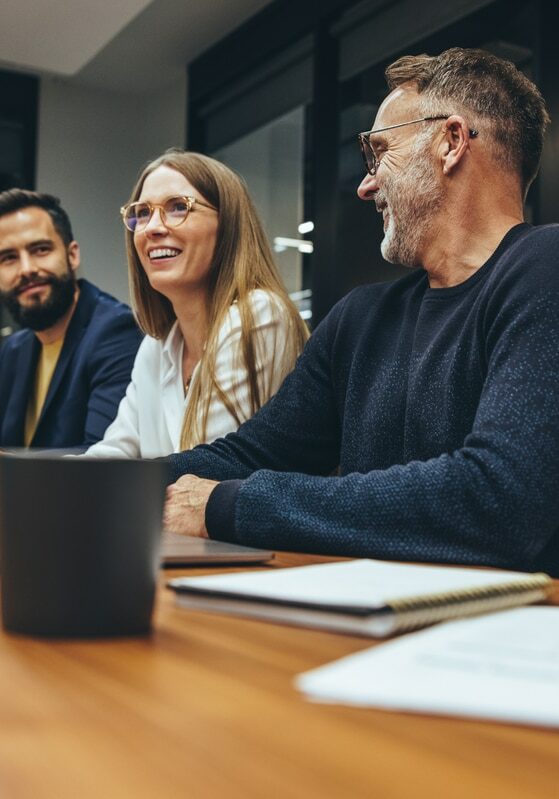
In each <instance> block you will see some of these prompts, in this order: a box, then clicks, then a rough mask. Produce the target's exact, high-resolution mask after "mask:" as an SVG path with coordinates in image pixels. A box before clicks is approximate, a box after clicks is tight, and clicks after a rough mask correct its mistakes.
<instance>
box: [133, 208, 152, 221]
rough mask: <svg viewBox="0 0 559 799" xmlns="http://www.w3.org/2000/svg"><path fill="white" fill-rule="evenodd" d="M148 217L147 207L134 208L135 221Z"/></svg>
mask: <svg viewBox="0 0 559 799" xmlns="http://www.w3.org/2000/svg"><path fill="white" fill-rule="evenodd" d="M148 216H149V208H148V206H147V205H138V206H136V219H146V218H147V217H148Z"/></svg>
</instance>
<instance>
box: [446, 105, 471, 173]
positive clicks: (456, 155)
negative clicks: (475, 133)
mask: <svg viewBox="0 0 559 799" xmlns="http://www.w3.org/2000/svg"><path fill="white" fill-rule="evenodd" d="M469 143H470V130H469V128H468V125H467V124H466V120H465V119H464V117H461V116H458V115H457V114H453V116H451V117H449V118H448V119H447V120H446V134H445V138H444V142H443V144H442V153H441V163H442V167H443V174H444V175H449V174H450V173H451V172H452V170H453V169H456V167H457V166H458V164H459V163H460V161H461V160H462V158H463V157H464V154H465V153H466V151H467V150H468V148H469Z"/></svg>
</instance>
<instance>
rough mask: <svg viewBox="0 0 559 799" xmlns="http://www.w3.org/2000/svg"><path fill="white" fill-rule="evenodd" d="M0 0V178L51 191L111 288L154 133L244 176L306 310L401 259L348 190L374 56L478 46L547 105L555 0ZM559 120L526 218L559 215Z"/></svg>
mask: <svg viewBox="0 0 559 799" xmlns="http://www.w3.org/2000/svg"><path fill="white" fill-rule="evenodd" d="M0 13H1V17H0V19H1V21H2V24H1V25H0V188H1V189H6V188H11V187H14V186H21V187H25V188H33V189H37V190H39V191H47V192H50V193H53V194H55V195H57V196H58V197H60V198H61V201H62V204H63V206H64V207H65V208H66V210H67V211H68V213H69V215H70V218H71V220H72V222H73V226H74V234H75V237H76V239H77V240H78V241H79V243H80V245H81V247H82V262H83V268H82V273H83V274H84V275H85V276H86V277H88V278H90V279H92V280H93V281H94V282H95V283H97V284H98V285H99V286H100V287H101V288H103V289H105V290H106V291H109V292H110V293H112V294H114V295H116V296H118V297H119V298H121V299H124V300H127V299H128V286H127V278H126V265H125V255H124V246H123V231H122V225H121V222H120V218H119V213H118V211H119V208H120V206H121V205H122V204H123V203H124V202H125V201H126V200H127V199H128V195H129V192H130V190H131V188H132V185H133V183H134V182H135V179H136V176H137V174H138V172H139V171H140V169H141V167H142V166H143V165H144V164H145V163H146V161H148V160H150V159H152V158H154V157H156V156H157V155H159V154H160V153H161V152H162V151H163V150H164V149H165V148H167V147H170V146H182V147H188V148H190V149H193V150H198V151H201V152H205V153H207V154H209V155H213V156H215V157H217V158H219V159H221V160H222V161H224V162H225V163H227V164H228V165H229V166H231V167H233V168H234V169H235V170H237V171H238V172H239V173H240V174H241V175H243V177H244V178H245V180H246V182H247V184H248V186H249V189H250V191H251V193H252V195H253V198H254V199H255V201H256V205H257V207H258V209H259V211H260V214H261V216H262V218H263V221H264V223H265V226H266V229H267V232H268V235H269V237H270V240H271V242H272V245H273V249H274V252H275V257H276V259H277V263H278V266H279V268H280V270H281V273H282V275H283V278H284V280H285V282H286V284H287V287H288V289H289V291H290V293H291V294H292V296H293V297H294V298H295V299H296V301H297V303H298V305H299V308H300V311H301V313H302V315H303V316H304V318H306V319H307V320H308V321H309V324H311V326H312V325H315V324H316V323H317V322H318V321H320V319H321V318H322V317H323V316H324V315H325V314H326V313H327V312H328V310H329V309H330V308H331V306H332V305H333V304H334V303H335V302H336V301H337V300H338V299H339V298H340V297H341V296H343V294H345V293H346V292H347V291H348V290H349V289H351V288H352V287H354V286H356V285H358V284H360V283H364V282H371V281H379V280H390V279H394V278H396V277H398V276H399V275H400V274H401V271H402V270H400V269H399V268H398V267H395V266H391V265H389V264H386V263H385V262H384V261H383V260H382V258H381V256H380V251H379V243H380V240H381V236H382V225H381V223H382V220H381V218H380V217H379V216H378V215H377V214H376V213H375V212H374V209H373V208H372V207H371V206H370V205H369V204H368V203H362V202H360V201H359V200H358V199H357V196H356V193H355V190H356V187H357V185H358V184H359V182H360V180H361V178H362V175H363V167H362V163H361V157H360V153H359V149H358V146H357V140H356V133H357V132H359V131H362V130H366V129H368V128H370V127H371V124H372V121H373V119H374V116H375V114H376V110H377V108H378V105H379V103H380V102H381V100H382V98H383V96H384V95H385V94H386V87H385V84H384V78H383V70H384V67H385V66H386V64H387V63H389V62H390V61H392V60H394V59H395V58H397V57H398V56H399V55H402V54H403V53H420V52H428V53H430V54H435V53H438V52H440V51H441V50H444V49H446V48H448V47H452V46H457V45H458V46H463V47H483V48H485V49H487V50H490V51H491V52H494V53H496V54H498V55H500V56H503V57H505V58H509V59H510V60H512V61H514V62H515V63H516V64H517V66H518V67H519V68H520V69H522V70H523V71H524V72H525V73H526V74H527V75H529V76H530V77H531V78H532V79H533V80H534V81H535V82H536V83H537V84H538V85H539V86H540V88H541V90H542V92H543V94H544V97H545V98H546V100H547V102H548V106H549V110H550V114H551V117H552V121H553V122H555V123H557V121H558V120H559V54H558V48H557V46H556V41H555V38H556V31H557V30H558V28H559V26H558V25H557V23H558V22H559V4H558V3H557V2H555V1H554V0H553V1H552V0H536V2H527V0H506V2H505V1H504V0H492V1H489V0H447V2H446V3H441V2H440V0H423V2H422V3H421V4H418V3H417V2H416V1H415V0H361V2H355V0H353V1H351V0H299V1H298V2H297V3H294V2H292V0H272V2H267V0H209V2H208V0H188V2H185V0H151V2H150V1H149V0H119V3H114V2H112V0H95V2H93V3H92V2H91V0H73V2H72V3H68V2H67V1H66V0H49V1H48V2H41V3H37V2H36V0H17V2H16V0H3V1H2V3H1V6H0ZM556 128H557V126H556V124H555V125H552V127H551V130H550V132H549V134H548V139H547V145H546V151H545V154H544V161H543V168H542V171H541V174H540V177H539V178H538V180H537V182H536V183H535V184H534V186H533V187H532V189H531V191H530V195H529V197H528V202H527V208H526V213H527V218H528V220H529V221H533V222H535V223H544V222H553V221H557V220H558V219H559V174H558V172H559V160H558V158H557V148H558V133H557V129H556ZM0 313H1V316H0V337H3V338H5V337H6V336H7V335H9V334H10V332H11V330H12V329H13V325H12V323H11V321H10V319H9V318H8V317H7V316H6V314H5V312H4V311H0Z"/></svg>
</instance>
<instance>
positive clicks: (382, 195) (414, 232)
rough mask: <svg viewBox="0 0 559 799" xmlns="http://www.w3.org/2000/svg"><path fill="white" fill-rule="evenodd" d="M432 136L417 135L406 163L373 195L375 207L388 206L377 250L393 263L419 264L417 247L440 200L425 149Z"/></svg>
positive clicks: (441, 200)
mask: <svg viewBox="0 0 559 799" xmlns="http://www.w3.org/2000/svg"><path fill="white" fill-rule="evenodd" d="M431 140H432V137H431V135H430V134H427V135H420V136H419V137H418V141H417V142H416V143H415V145H414V147H413V149H412V153H411V156H410V161H409V163H408V165H407V167H405V168H404V170H403V171H402V172H400V173H399V174H398V175H397V176H395V177H394V176H390V177H388V178H385V180H384V182H383V187H382V189H380V190H379V191H378V192H377V195H376V197H375V202H376V203H377V207H379V206H381V207H382V206H383V205H385V204H386V205H387V207H388V212H389V218H388V227H387V228H386V232H385V234H384V238H383V240H382V243H381V245H380V251H381V253H382V256H383V258H384V259H385V260H386V261H388V262H389V263H392V264H401V265H402V266H410V267H416V266H422V264H421V263H420V256H419V253H420V248H421V245H422V244H423V242H424V240H425V238H426V236H427V234H428V232H429V228H430V227H431V224H432V222H433V220H434V216H435V214H436V212H437V211H438V210H439V208H440V207H441V205H442V202H443V194H444V193H443V188H442V186H441V183H440V181H439V179H438V176H437V172H436V169H435V165H434V163H433V159H432V156H431V153H430V152H429V149H428V146H429V144H430V142H431ZM395 214H396V215H395Z"/></svg>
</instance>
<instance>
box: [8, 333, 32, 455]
mask: <svg viewBox="0 0 559 799" xmlns="http://www.w3.org/2000/svg"><path fill="white" fill-rule="evenodd" d="M40 350H41V345H40V344H39V341H38V339H37V337H36V336H35V334H34V333H32V332H31V331H29V335H28V336H27V338H26V341H24V343H23V344H22V345H21V347H20V349H19V351H18V353H17V364H16V369H15V377H14V383H13V387H12V390H11V392H10V400H9V403H8V407H7V409H6V414H5V417H4V422H3V428H4V436H3V438H4V440H5V441H6V443H8V442H9V443H10V446H20V447H22V446H23V433H24V426H25V414H26V413H27V405H28V404H29V397H30V396H31V394H32V392H33V382H34V380H35V372H36V370H37V361H38V360H39V352H40Z"/></svg>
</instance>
